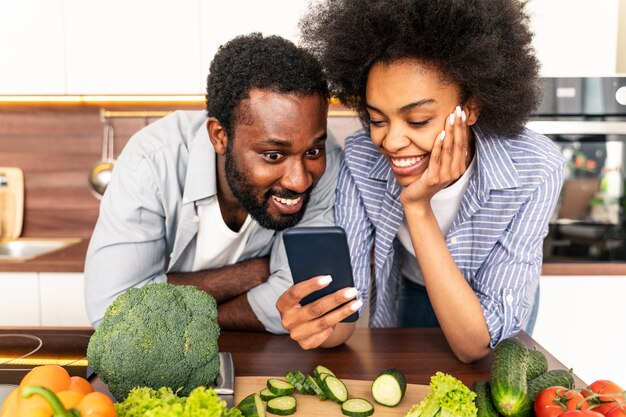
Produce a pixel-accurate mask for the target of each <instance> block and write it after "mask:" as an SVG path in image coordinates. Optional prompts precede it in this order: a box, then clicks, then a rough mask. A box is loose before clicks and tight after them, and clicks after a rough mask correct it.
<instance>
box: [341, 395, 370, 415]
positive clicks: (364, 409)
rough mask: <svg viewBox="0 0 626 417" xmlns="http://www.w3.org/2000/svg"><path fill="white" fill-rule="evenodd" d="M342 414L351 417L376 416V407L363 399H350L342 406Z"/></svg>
mask: <svg viewBox="0 0 626 417" xmlns="http://www.w3.org/2000/svg"><path fill="white" fill-rule="evenodd" d="M341 412H342V413H343V414H345V415H346V416H349V417H368V416H371V415H372V414H374V406H373V405H372V403H370V402H369V401H367V400H364V399H363V398H350V399H349V400H347V401H344V402H343V404H341Z"/></svg>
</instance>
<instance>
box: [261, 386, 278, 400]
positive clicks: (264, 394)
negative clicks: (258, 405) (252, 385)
mask: <svg viewBox="0 0 626 417" xmlns="http://www.w3.org/2000/svg"><path fill="white" fill-rule="evenodd" d="M259 395H260V396H261V399H262V400H263V401H269V400H271V399H272V398H276V397H278V395H276V394H274V393H273V392H272V391H270V390H269V388H263V389H262V390H261V392H259Z"/></svg>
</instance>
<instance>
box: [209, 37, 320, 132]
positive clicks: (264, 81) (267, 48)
mask: <svg viewBox="0 0 626 417" xmlns="http://www.w3.org/2000/svg"><path fill="white" fill-rule="evenodd" d="M255 88H258V89H264V90H270V91H274V92H277V93H286V94H287V93H295V94H302V95H310V94H315V93H317V94H320V95H321V96H322V97H323V98H324V99H325V100H327V99H328V97H329V92H328V83H327V81H326V78H325V76H324V72H323V71H322V67H321V65H320V63H319V62H318V61H317V59H316V58H315V57H314V56H313V55H312V54H310V53H309V52H307V51H306V50H304V49H302V48H298V47H297V46H296V45H294V44H293V43H292V42H290V41H288V40H286V39H283V38H281V37H279V36H268V37H263V35H262V34H260V33H251V34H249V35H243V36H238V37H236V38H234V39H232V40H230V41H229V42H227V43H226V44H224V45H222V46H220V48H219V49H218V51H217V53H216V54H215V57H214V58H213V61H212V62H211V67H210V70H209V75H208V77H207V95H206V105H207V107H206V108H207V114H208V116H209V117H215V118H216V119H217V120H218V121H219V122H220V124H221V125H222V127H223V128H224V129H225V131H226V133H227V134H228V136H229V138H230V137H232V133H233V129H234V125H235V123H237V122H238V121H239V120H243V119H244V118H245V117H246V114H245V112H246V108H240V107H239V104H240V103H241V101H242V100H244V99H246V98H249V93H250V90H251V89H255Z"/></svg>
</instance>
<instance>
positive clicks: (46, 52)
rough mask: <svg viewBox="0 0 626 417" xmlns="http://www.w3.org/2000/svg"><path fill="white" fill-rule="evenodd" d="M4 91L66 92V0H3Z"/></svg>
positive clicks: (0, 81)
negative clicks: (64, 11) (64, 23)
mask: <svg viewBox="0 0 626 417" xmlns="http://www.w3.org/2000/svg"><path fill="white" fill-rule="evenodd" d="M0 57H2V65H1V66H0V95H2V94H9V95H10V94H64V93H65V54H64V45H63V0H20V1H0Z"/></svg>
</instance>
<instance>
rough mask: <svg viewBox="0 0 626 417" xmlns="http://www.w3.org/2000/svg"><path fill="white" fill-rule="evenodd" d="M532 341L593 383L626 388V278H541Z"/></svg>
mask: <svg viewBox="0 0 626 417" xmlns="http://www.w3.org/2000/svg"><path fill="white" fill-rule="evenodd" d="M540 284H541V296H540V302H539V312H538V314H537V322H536V324H535V329H534V331H533V334H532V337H533V339H535V340H536V341H537V342H538V343H539V344H541V345H542V346H543V347H544V348H546V349H547V350H548V351H549V352H550V353H552V354H553V355H554V356H555V357H556V358H557V359H558V360H559V361H560V362H561V363H563V364H564V365H565V366H567V367H571V368H573V369H574V373H575V374H576V375H578V376H579V377H580V378H581V379H582V380H583V381H585V382H586V383H588V384H591V383H592V382H593V381H596V380H598V379H609V380H612V381H614V382H615V383H617V384H618V385H620V386H622V387H626V355H624V334H625V330H626V324H625V323H624V320H625V319H626V303H625V302H624V295H625V294H626V276H593V277H588V276H558V275H552V276H542V277H541V282H540Z"/></svg>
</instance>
